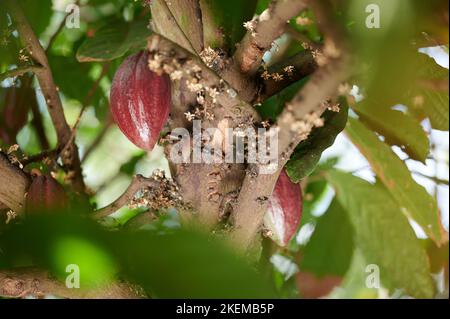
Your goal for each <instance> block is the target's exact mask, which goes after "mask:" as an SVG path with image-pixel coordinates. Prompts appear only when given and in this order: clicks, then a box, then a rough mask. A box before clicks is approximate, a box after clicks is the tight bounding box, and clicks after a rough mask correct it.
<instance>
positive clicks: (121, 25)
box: [77, 20, 150, 62]
mask: <svg viewBox="0 0 450 319" xmlns="http://www.w3.org/2000/svg"><path fill="white" fill-rule="evenodd" d="M149 35H150V31H149V30H148V28H147V22H146V21H144V20H137V21H133V22H130V23H127V22H124V21H122V20H116V21H110V22H109V23H107V24H106V25H105V26H104V27H102V28H100V29H99V30H97V32H96V33H95V35H94V37H93V38H88V39H86V40H85V42H84V43H83V44H82V45H81V47H80V48H79V50H78V52H77V59H78V61H80V62H93V61H97V62H101V61H110V60H114V59H117V58H119V57H121V56H123V55H125V54H126V53H127V52H129V51H131V50H139V49H143V48H145V45H146V40H147V37H148V36H149Z"/></svg>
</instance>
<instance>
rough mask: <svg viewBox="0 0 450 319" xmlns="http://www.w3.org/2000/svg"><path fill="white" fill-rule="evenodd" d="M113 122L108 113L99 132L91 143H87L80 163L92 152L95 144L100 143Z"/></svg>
mask: <svg viewBox="0 0 450 319" xmlns="http://www.w3.org/2000/svg"><path fill="white" fill-rule="evenodd" d="M113 123H114V122H113V121H112V119H111V116H110V115H108V119H107V122H106V124H105V126H104V127H103V128H102V130H101V131H100V133H99V134H97V137H96V138H95V140H94V141H93V142H92V144H91V145H89V147H88V148H87V149H86V151H85V152H84V154H83V158H82V159H81V163H82V164H83V163H85V162H86V160H87V159H88V158H89V156H90V155H91V154H92V152H93V151H94V150H95V149H96V148H97V146H99V145H100V144H101V143H102V141H103V139H104V138H105V136H106V133H108V131H109V129H110V128H111V126H112V125H113Z"/></svg>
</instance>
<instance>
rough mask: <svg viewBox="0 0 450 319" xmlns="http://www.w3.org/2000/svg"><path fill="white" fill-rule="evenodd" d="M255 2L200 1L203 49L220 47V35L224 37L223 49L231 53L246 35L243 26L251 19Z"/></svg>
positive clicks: (252, 0) (230, 0) (251, 0)
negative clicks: (203, 39) (203, 37)
mask: <svg viewBox="0 0 450 319" xmlns="http://www.w3.org/2000/svg"><path fill="white" fill-rule="evenodd" d="M257 2H258V1H257V0H246V1H242V0H228V1H223V0H200V4H201V9H202V14H203V26H204V36H205V47H208V46H211V47H212V48H217V47H221V46H222V44H221V43H220V41H222V40H220V35H221V34H222V35H223V36H224V37H225V39H224V40H225V44H224V47H223V48H224V49H230V50H231V51H233V50H234V49H235V47H234V45H235V44H236V43H237V42H239V41H240V40H241V39H242V37H243V36H244V34H245V33H246V30H245V28H244V25H243V24H244V22H246V21H249V20H251V19H252V17H253V14H254V13H255V9H256V4H257ZM218 39H219V42H218Z"/></svg>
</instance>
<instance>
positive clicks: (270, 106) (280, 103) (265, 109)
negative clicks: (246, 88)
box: [257, 78, 308, 121]
mask: <svg viewBox="0 0 450 319" xmlns="http://www.w3.org/2000/svg"><path fill="white" fill-rule="evenodd" d="M307 80H308V78H305V79H302V80H300V81H297V82H295V83H294V84H291V85H289V86H288V87H287V88H285V89H283V90H282V91H281V92H280V93H278V94H276V95H274V96H272V97H271V98H269V99H267V100H266V101H264V103H263V104H262V105H261V106H260V107H258V109H257V110H258V113H259V114H260V115H261V117H262V118H264V119H269V120H272V121H275V120H276V119H277V117H278V116H279V115H280V114H281V112H283V109H284V106H285V105H286V103H287V102H288V101H290V100H292V99H293V98H294V96H295V95H296V94H297V93H298V91H299V90H300V89H301V88H302V87H303V85H305V83H306V82H307Z"/></svg>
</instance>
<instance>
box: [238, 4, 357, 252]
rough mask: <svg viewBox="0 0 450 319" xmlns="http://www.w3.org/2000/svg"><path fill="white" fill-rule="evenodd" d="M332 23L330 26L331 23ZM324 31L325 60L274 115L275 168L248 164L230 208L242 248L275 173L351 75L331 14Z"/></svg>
mask: <svg viewBox="0 0 450 319" xmlns="http://www.w3.org/2000/svg"><path fill="white" fill-rule="evenodd" d="M314 2H316V1H314ZM321 4H322V5H321V6H318V7H315V8H316V10H318V11H320V13H319V14H318V16H321V17H323V16H325V15H327V16H328V10H329V8H328V7H327V6H326V5H325V4H324V3H322V1H321ZM331 25H333V27H331ZM328 29H332V31H331V32H330V33H326V35H327V36H329V37H330V38H331V39H330V40H328V41H329V43H333V45H334V48H333V50H330V51H325V52H327V53H325V54H326V56H325V57H326V64H325V65H323V66H322V67H321V68H319V69H318V70H317V71H316V72H315V73H314V74H313V75H312V77H311V79H310V80H309V81H308V83H307V84H306V85H305V86H304V87H303V88H302V89H301V90H300V91H299V93H298V94H297V95H296V96H295V97H294V99H293V100H292V101H291V102H290V103H289V104H288V105H287V106H286V107H285V110H284V111H283V113H282V114H281V115H280V117H279V118H278V123H277V126H278V128H279V136H278V170H277V172H276V173H274V174H271V175H264V174H260V167H259V166H258V165H255V166H252V167H250V169H249V170H248V173H247V175H246V177H245V180H244V183H243V187H242V190H241V193H240V194H239V199H238V204H237V206H236V207H235V210H234V212H233V221H234V229H233V232H232V238H233V240H234V241H236V242H237V243H238V245H239V246H240V247H241V248H242V249H243V250H246V249H248V248H249V247H250V246H251V244H252V242H253V240H254V238H255V236H256V234H257V233H258V231H259V230H260V228H261V226H262V224H263V218H264V215H265V214H266V211H267V204H268V199H269V198H270V196H271V194H272V192H273V189H274V188H275V184H276V182H277V180H278V176H279V174H280V172H281V170H282V169H283V167H284V166H285V164H286V163H287V161H288V160H289V159H290V157H291V155H292V153H293V151H294V149H295V147H296V146H297V145H298V144H299V143H300V142H302V141H303V140H305V139H307V138H308V136H309V134H310V133H311V131H312V129H313V128H314V127H317V126H320V125H321V124H322V123H321V121H320V119H319V118H320V116H321V115H322V113H323V112H324V111H325V110H326V109H327V104H326V103H324V102H325V101H326V100H327V99H330V98H332V97H333V96H334V95H335V94H336V92H337V91H338V87H339V85H340V84H341V83H342V82H344V81H346V80H347V79H348V77H349V76H350V75H351V73H352V70H351V58H350V55H349V53H348V48H347V46H346V43H345V41H343V40H342V39H343V35H342V31H341V29H340V27H339V25H338V24H337V23H336V22H334V19H333V18H332V17H329V20H327V28H326V30H328Z"/></svg>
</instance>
